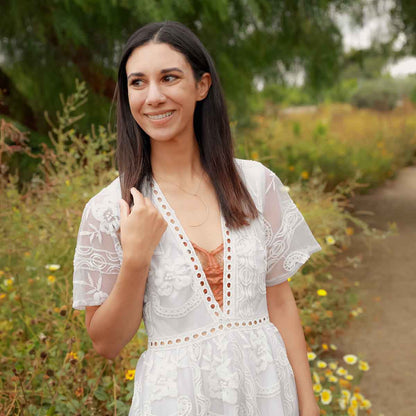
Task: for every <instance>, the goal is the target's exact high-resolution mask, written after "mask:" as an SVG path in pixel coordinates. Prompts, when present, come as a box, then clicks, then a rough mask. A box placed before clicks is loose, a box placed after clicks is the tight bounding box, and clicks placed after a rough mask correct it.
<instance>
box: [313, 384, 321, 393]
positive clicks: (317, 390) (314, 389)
mask: <svg viewBox="0 0 416 416" xmlns="http://www.w3.org/2000/svg"><path fill="white" fill-rule="evenodd" d="M313 391H314V392H315V393H320V392H321V391H322V385H321V383H316V384H314V385H313Z"/></svg>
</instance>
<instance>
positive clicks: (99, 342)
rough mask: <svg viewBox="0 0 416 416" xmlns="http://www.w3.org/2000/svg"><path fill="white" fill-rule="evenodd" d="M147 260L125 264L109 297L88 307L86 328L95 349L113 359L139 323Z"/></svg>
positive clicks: (132, 334) (137, 327)
mask: <svg viewBox="0 0 416 416" xmlns="http://www.w3.org/2000/svg"><path fill="white" fill-rule="evenodd" d="M149 265H150V260H149V261H143V262H142V263H141V264H139V263H137V261H135V262H129V261H128V260H126V261H124V260H123V263H122V265H121V269H120V273H119V275H118V277H117V281H116V283H115V285H114V288H113V290H112V291H111V293H110V295H109V296H108V298H107V299H106V300H105V302H104V303H103V304H102V305H100V306H87V307H86V308H85V309H86V315H85V325H86V327H87V331H88V335H89V336H90V338H91V340H92V343H93V347H94V349H95V350H96V351H97V352H98V353H99V354H100V355H102V356H104V357H106V358H108V359H111V360H112V359H114V358H115V357H116V356H117V355H118V354H119V352H120V351H121V350H122V349H123V347H124V346H125V345H126V344H127V343H128V342H129V341H130V340H131V339H132V338H133V336H134V334H136V332H137V330H138V329H139V326H140V322H141V320H142V310H143V297H144V292H145V287H146V276H147V274H148V271H149Z"/></svg>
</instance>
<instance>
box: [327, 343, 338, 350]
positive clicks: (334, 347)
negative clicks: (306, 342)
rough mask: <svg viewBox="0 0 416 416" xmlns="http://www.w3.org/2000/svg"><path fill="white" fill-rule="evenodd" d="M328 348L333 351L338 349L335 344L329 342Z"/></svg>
mask: <svg viewBox="0 0 416 416" xmlns="http://www.w3.org/2000/svg"><path fill="white" fill-rule="evenodd" d="M329 348H331V350H334V351H336V350H337V349H338V347H337V346H336V345H335V344H329Z"/></svg>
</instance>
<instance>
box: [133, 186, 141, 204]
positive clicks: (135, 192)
mask: <svg viewBox="0 0 416 416" xmlns="http://www.w3.org/2000/svg"><path fill="white" fill-rule="evenodd" d="M130 193H131V195H132V196H133V202H134V205H135V206H140V205H143V204H144V201H143V195H142V193H141V192H140V191H138V190H137V189H136V188H135V187H134V186H133V187H132V188H130Z"/></svg>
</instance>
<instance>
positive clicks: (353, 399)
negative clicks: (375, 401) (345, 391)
mask: <svg viewBox="0 0 416 416" xmlns="http://www.w3.org/2000/svg"><path fill="white" fill-rule="evenodd" d="M350 406H351V407H353V408H354V409H358V400H357V399H356V398H354V397H353V398H352V399H351V400H350Z"/></svg>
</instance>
